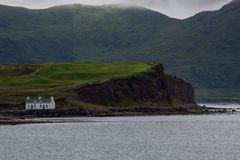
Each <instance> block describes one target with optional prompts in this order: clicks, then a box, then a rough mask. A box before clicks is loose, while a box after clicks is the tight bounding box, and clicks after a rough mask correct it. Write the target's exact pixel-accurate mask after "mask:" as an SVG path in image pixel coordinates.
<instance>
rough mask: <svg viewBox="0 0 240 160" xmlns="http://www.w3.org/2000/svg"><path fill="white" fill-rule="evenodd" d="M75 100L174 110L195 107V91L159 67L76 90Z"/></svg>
mask: <svg viewBox="0 0 240 160" xmlns="http://www.w3.org/2000/svg"><path fill="white" fill-rule="evenodd" d="M77 99H78V100H80V101H83V102H87V103H92V104H98V105H104V106H118V107H119V106H122V107H129V106H155V107H156V106H158V107H161V106H175V105H178V106H179V105H185V104H195V98H194V88H193V87H192V86H191V85H190V84H189V83H187V82H185V81H184V80H182V79H179V78H177V77H174V76H170V75H167V74H165V73H164V69H163V66H162V65H160V64H158V65H155V66H153V67H152V68H151V69H150V70H148V71H146V72H142V73H137V74H135V75H132V76H129V77H126V78H121V79H113V80H110V81H107V82H103V83H97V84H91V85H86V86H83V87H80V88H78V89H77Z"/></svg>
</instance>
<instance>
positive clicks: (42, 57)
mask: <svg viewBox="0 0 240 160" xmlns="http://www.w3.org/2000/svg"><path fill="white" fill-rule="evenodd" d="M239 14H240V1H239V0H236V1H233V2H231V3H230V4H228V5H226V6H224V7H223V8H222V9H220V10H218V11H212V12H203V13H200V14H197V15H195V16H193V17H191V18H188V19H185V20H176V19H171V18H169V17H167V16H165V15H162V14H160V13H157V12H153V11H150V10H147V9H144V8H139V7H133V8H131V7H130V8H123V7H118V6H100V7H93V6H82V5H67V6H58V7H53V8H49V9H44V10H28V9H24V8H14V7H7V6H0V63H43V62H49V61H55V62H58V61H78V60H100V61H107V62H111V61H119V60H134V61H145V62H149V61H157V62H161V63H163V64H164V65H165V66H166V69H167V71H168V72H169V73H172V74H174V75H177V76H180V77H183V78H184V79H185V80H187V81H189V82H190V83H192V84H193V85H194V87H195V88H196V92H197V96H198V97H227V96H229V97H239V96H240V92H239V90H240V83H239V82H240V72H239V68H240V61H239V60H240V15H239Z"/></svg>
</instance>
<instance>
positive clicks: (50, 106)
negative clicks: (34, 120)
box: [25, 100, 55, 110]
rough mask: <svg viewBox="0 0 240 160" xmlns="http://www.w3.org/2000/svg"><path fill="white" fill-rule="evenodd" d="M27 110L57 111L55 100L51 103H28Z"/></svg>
mask: <svg viewBox="0 0 240 160" xmlns="http://www.w3.org/2000/svg"><path fill="white" fill-rule="evenodd" d="M25 109H26V110H44V109H46V110H48V109H55V102H54V100H53V101H52V102H51V103H41V104H40V103H26V105H25Z"/></svg>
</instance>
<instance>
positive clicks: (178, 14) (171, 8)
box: [0, 0, 231, 19]
mask: <svg viewBox="0 0 240 160" xmlns="http://www.w3.org/2000/svg"><path fill="white" fill-rule="evenodd" d="M230 1H231V0H0V4H4V5H11V6H23V7H27V8H34V9H36V8H47V7H50V6H55V5H60V4H72V3H80V4H89V5H102V4H114V3H117V4H130V5H138V6H143V7H146V8H149V9H152V10H156V11H159V12H161V13H163V14H166V15H168V16H170V17H175V18H181V19H182V18H186V17H190V16H192V15H194V14H196V13H198V12H201V11H206V10H216V9H219V8H221V7H222V6H223V5H224V4H226V3H228V2H230Z"/></svg>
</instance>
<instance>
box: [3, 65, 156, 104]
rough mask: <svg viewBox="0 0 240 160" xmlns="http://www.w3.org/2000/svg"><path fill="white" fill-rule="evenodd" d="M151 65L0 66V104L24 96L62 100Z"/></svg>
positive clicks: (8, 102) (15, 101) (23, 97)
mask: <svg viewBox="0 0 240 160" xmlns="http://www.w3.org/2000/svg"><path fill="white" fill-rule="evenodd" d="M152 66H153V65H150V64H146V63H137V62H121V63H114V64H106V63H98V62H76V63H47V64H42V65H0V73H1V76H0V103H2V104H15V103H21V102H24V99H25V98H26V96H39V95H41V96H44V95H46V96H47V95H54V96H55V97H57V98H62V97H65V96H66V95H68V94H69V95H70V94H71V90H72V89H74V88H76V87H79V86H82V85H86V84H91V83H96V82H104V81H108V80H110V79H114V78H122V77H127V76H129V75H132V74H136V73H139V72H143V71H146V70H148V69H150V68H151V67H152Z"/></svg>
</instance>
